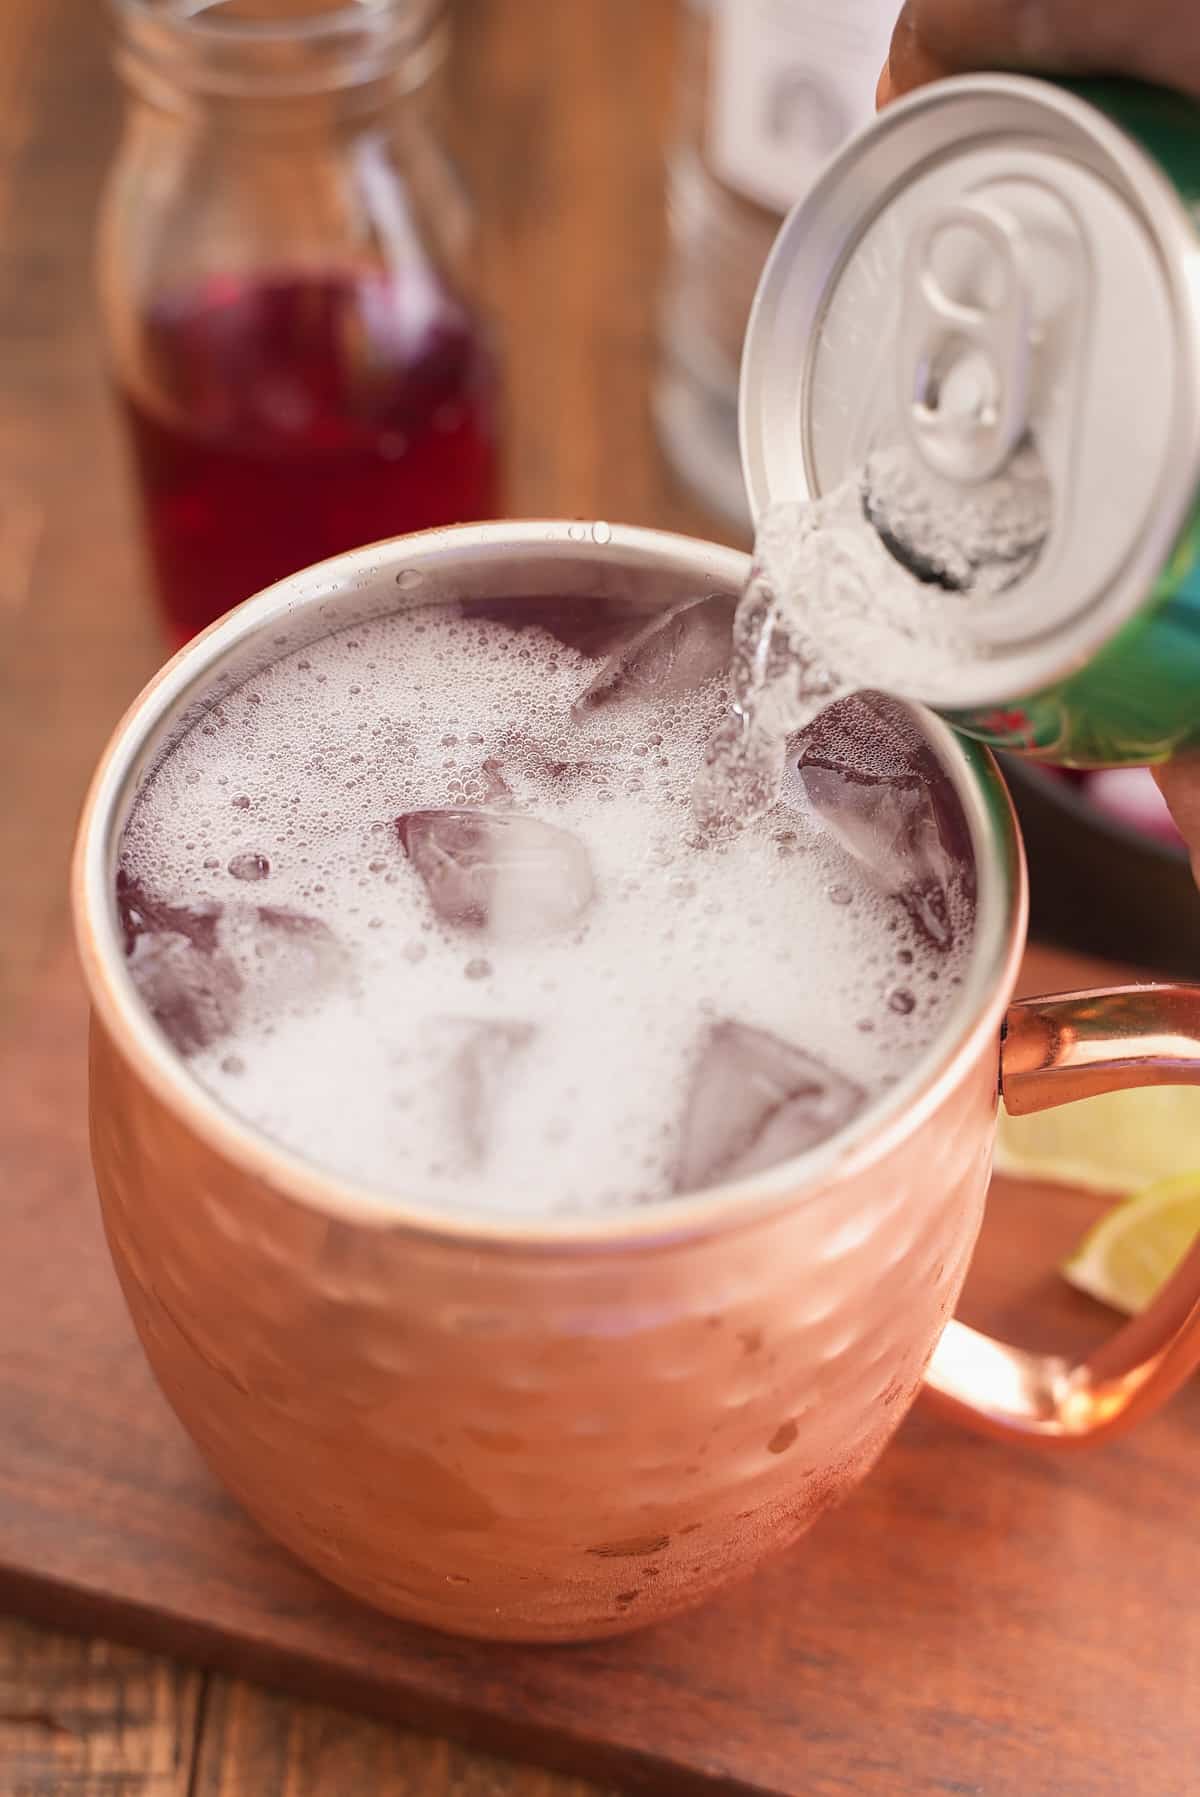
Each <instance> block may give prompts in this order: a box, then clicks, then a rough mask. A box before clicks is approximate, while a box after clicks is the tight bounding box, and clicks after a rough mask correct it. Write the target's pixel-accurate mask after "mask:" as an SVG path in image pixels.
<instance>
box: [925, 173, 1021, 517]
mask: <svg viewBox="0 0 1200 1797" xmlns="http://www.w3.org/2000/svg"><path fill="white" fill-rule="evenodd" d="M947 280H950V281H951V282H952V283H953V285H954V286H955V287H962V288H963V290H964V292H965V294H966V295H967V297H962V298H956V297H954V295H953V294H951V293H949V292H947V290H946V281H947ZM903 283H904V284H903V292H902V300H901V315H900V336H899V343H898V351H899V354H898V372H899V383H900V394H899V398H900V416H901V419H902V420H903V422H904V426H905V428H906V430H907V432H908V436H909V440H910V442H911V443H912V445H913V447H914V448H915V450H916V451H917V453H918V455H919V456H920V457H921V459H922V460H923V461H924V462H925V463H926V465H927V466H928V467H930V468H932V469H933V470H934V471H935V472H936V473H938V474H941V475H944V476H946V477H947V478H948V479H950V480H955V481H962V482H975V481H983V480H988V479H990V478H991V476H993V475H995V474H997V473H999V471H1000V469H1001V468H1003V467H1004V465H1005V463H1006V462H1007V461H1008V459H1009V457H1010V456H1011V454H1012V452H1013V450H1014V449H1015V448H1016V446H1017V444H1018V443H1019V442H1020V440H1021V438H1022V436H1023V435H1024V433H1025V428H1026V422H1027V415H1028V406H1029V388H1030V361H1031V350H1032V341H1031V327H1032V302H1031V297H1030V290H1029V282H1028V278H1027V272H1026V266H1025V253H1024V244H1023V237H1022V232H1021V227H1020V226H1019V224H1018V223H1017V222H1016V220H1015V219H1014V218H1013V217H1012V216H1011V215H1010V214H1009V213H1007V212H1005V211H1004V210H1003V209H1002V208H1001V207H999V206H997V205H994V204H993V203H991V202H990V201H987V200H984V199H981V198H978V197H976V198H971V199H966V200H959V201H956V202H954V203H953V204H951V205H947V206H944V207H941V208H940V209H939V210H938V211H937V212H935V213H933V214H931V215H930V216H929V217H928V218H926V219H925V220H924V222H923V223H922V224H921V225H920V226H919V227H918V230H917V233H916V236H915V237H914V238H913V240H912V241H911V243H910V244H909V247H908V251H907V254H906V256H905V260H904V275H903Z"/></svg>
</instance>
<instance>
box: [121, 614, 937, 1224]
mask: <svg viewBox="0 0 1200 1797" xmlns="http://www.w3.org/2000/svg"><path fill="white" fill-rule="evenodd" d="M535 615H536V613H535V612H534V611H532V610H529V611H528V612H527V613H526V614H525V616H527V617H532V616H535ZM598 666H599V663H598V662H597V661H596V660H595V659H592V658H589V657H586V656H584V655H582V654H580V653H578V652H577V651H576V650H574V649H571V648H568V647H566V646H564V645H563V644H562V643H561V642H559V641H558V640H557V639H556V638H555V637H553V636H551V635H550V634H548V633H547V632H546V631H544V630H542V629H541V628H537V627H526V628H522V629H513V628H509V627H508V626H506V625H504V624H501V623H497V622H490V621H481V620H478V619H470V618H463V617H459V616H457V615H453V614H452V613H450V612H449V611H447V610H443V609H441V608H434V609H430V610H427V611H419V612H408V613H400V614H397V615H396V616H394V617H391V618H388V619H384V620H382V621H379V622H375V623H372V624H366V625H359V626H355V627H353V628H351V629H348V630H345V631H342V632H340V633H338V634H336V635H332V636H330V637H328V638H326V639H325V640H323V641H322V642H320V643H319V644H317V645H316V646H315V647H313V648H310V649H307V650H305V651H303V652H302V653H299V654H296V655H292V656H289V657H287V658H286V659H284V660H282V661H280V662H278V663H277V664H276V665H275V666H273V667H271V668H270V669H268V670H267V671H266V672H265V673H263V674H261V675H259V676H257V677H256V678H254V679H253V680H252V681H251V682H250V683H248V684H247V685H246V686H245V687H243V688H242V689H240V690H239V691H237V692H235V693H233V694H232V695H231V696H229V697H226V698H223V699H222V700H221V702H220V704H219V706H218V707H217V708H216V709H215V710H214V711H213V712H211V713H209V714H208V716H207V717H206V718H205V719H203V720H202V721H201V722H200V723H199V724H198V725H196V726H195V727H194V728H193V729H192V730H191V731H190V733H189V734H188V735H187V736H185V737H184V738H183V739H182V741H181V742H180V743H179V744H178V745H177V746H176V747H175V748H174V749H173V751H172V752H171V753H170V755H169V756H168V757H167V758H166V759H165V760H164V761H163V762H162V763H161V764H160V765H159V767H158V768H157V770H156V772H155V773H154V775H153V777H152V778H151V780H150V781H149V782H148V783H147V785H146V787H145V788H144V789H143V792H142V794H141V795H140V796H139V800H138V803H137V806H136V808H135V810H134V813H133V815H132V817H131V820H130V822H129V824H128V826H127V829H126V833H125V838H124V842H123V849H122V862H123V866H124V868H125V870H126V874H127V877H128V878H129V879H131V880H133V881H134V882H136V883H137V884H138V885H139V886H140V887H141V888H143V889H144V890H145V891H147V892H150V893H152V894H153V895H154V897H155V901H156V902H158V903H160V904H163V905H174V906H179V907H189V908H192V909H193V910H194V909H196V908H200V909H203V908H204V907H206V906H211V905H217V906H221V907H223V908H224V909H223V912H222V916H221V919H220V921H219V923H218V926H217V938H218V945H219V955H220V957H221V959H222V962H223V964H225V965H226V966H228V967H232V969H233V971H234V973H235V975H236V981H240V997H239V1000H238V1004H237V1007H236V1015H235V1016H234V1018H233V1023H232V1029H231V1032H230V1033H226V1034H223V1035H221V1036H220V1038H219V1039H217V1040H214V1041H211V1042H208V1043H206V1044H205V1045H203V1046H201V1047H200V1048H199V1049H197V1050H196V1052H194V1053H192V1054H191V1055H190V1057H189V1060H188V1065H189V1067H190V1068H191V1069H192V1071H193V1072H194V1073H195V1075H196V1077H197V1078H198V1079H199V1080H200V1081H202V1082H203V1084H204V1085H205V1086H206V1087H207V1088H208V1089H209V1090H210V1091H211V1092H212V1093H213V1094H214V1095H215V1096H217V1097H218V1098H219V1099H221V1100H222V1101H223V1102H224V1103H225V1104H227V1105H228V1107H229V1108H230V1109H231V1110H232V1111H234V1112H236V1113H237V1114H238V1115H239V1116H241V1117H243V1118H244V1119H246V1120H247V1121H248V1122H250V1123H251V1124H253V1125H254V1126H256V1127H257V1128H259V1129H260V1130H262V1131H264V1132H265V1133H266V1134H268V1135H269V1136H271V1137H273V1138H275V1139H277V1140H278V1141H279V1142H281V1143H283V1144H284V1145H286V1146H287V1147H288V1148H289V1149H291V1150H293V1151H294V1152H296V1153H298V1154H300V1155H302V1156H304V1157H305V1158H306V1159H308V1160H309V1161H310V1162H312V1163H313V1164H315V1165H316V1166H318V1167H320V1168H323V1169H328V1170H329V1171H331V1172H334V1173H337V1174H339V1175H341V1176H343V1177H346V1178H348V1179H350V1180H353V1181H355V1182H358V1183H360V1184H362V1185H365V1186H368V1187H370V1188H372V1189H374V1190H376V1191H378V1192H379V1193H380V1194H381V1196H383V1197H384V1198H386V1196H387V1195H389V1194H391V1195H394V1196H395V1197H396V1198H398V1199H399V1198H406V1197H407V1198H411V1199H414V1200H420V1201H421V1202H422V1203H423V1204H441V1205H443V1206H445V1207H446V1209H448V1210H451V1209H464V1208H465V1209H472V1210H477V1209H489V1210H492V1211H499V1212H512V1213H520V1214H530V1213H542V1214H545V1213H548V1212H556V1211H584V1210H588V1209H592V1208H596V1207H603V1206H615V1205H622V1204H634V1203H644V1202H646V1201H649V1200H652V1199H655V1198H659V1197H663V1196H666V1195H667V1194H668V1193H669V1192H670V1191H671V1190H672V1180H673V1169H674V1168H675V1167H676V1165H677V1163H678V1157H679V1151H680V1140H679V1138H680V1129H681V1125H682V1118H683V1114H684V1110H685V1105H686V1099H687V1094H688V1090H689V1086H690V1082H691V1080H692V1077H693V1075H694V1072H695V1068H696V1065H697V1057H698V1052H699V1044H700V1043H701V1042H702V1040H703V1039H704V1037H705V1034H706V1032H707V1031H708V1030H710V1029H711V1026H712V1025H713V1023H714V1022H716V1021H720V1020H725V1019H732V1020H734V1021H736V1022H737V1023H740V1024H744V1025H746V1026H749V1027H751V1028H753V1029H757V1030H764V1031H768V1032H771V1033H772V1034H773V1035H775V1036H778V1037H779V1038H781V1039H782V1040H783V1041H784V1042H786V1043H789V1044H794V1045H796V1046H797V1047H799V1048H802V1049H806V1050H808V1051H809V1052H811V1053H812V1054H814V1055H815V1056H816V1057H818V1059H820V1060H821V1061H822V1062H824V1063H826V1064H828V1065H829V1066H830V1067H832V1068H835V1069H837V1070H839V1071H840V1072H842V1073H845V1074H848V1075H850V1076H851V1077H852V1078H853V1079H854V1080H855V1081H856V1082H858V1083H859V1084H860V1085H861V1086H862V1088H863V1089H864V1092H865V1095H866V1098H867V1099H868V1100H869V1099H871V1098H873V1097H876V1096H878V1095H879V1094H880V1093H881V1092H883V1091H884V1090H885V1089H886V1088H887V1086H889V1085H890V1084H892V1083H894V1081H895V1079H896V1077H897V1074H898V1072H899V1071H900V1070H903V1069H905V1068H906V1067H907V1066H908V1065H910V1064H911V1060H912V1056H913V1054H914V1053H915V1052H918V1051H920V1050H921V1049H923V1048H924V1047H925V1046H926V1045H927V1044H928V1043H929V1042H930V1040H931V1039H932V1038H933V1037H934V1036H935V1035H936V1033H937V1031H938V1028H939V1024H940V1022H941V1020H942V1018H943V1016H944V1014H945V1012H946V1009H947V1006H948V1005H949V1004H950V1003H951V1002H952V1000H953V997H954V992H955V988H956V986H957V985H958V983H959V982H960V980H961V974H962V969H963V966H964V963H965V958H966V955H967V954H968V952H969V946H970V920H969V917H967V918H965V919H964V918H961V917H960V918H959V919H958V923H959V926H960V927H959V933H958V937H957V940H956V943H955V946H954V948H953V950H951V951H950V952H949V953H945V952H939V951H938V950H936V949H934V948H933V947H932V946H931V945H930V944H929V943H928V942H927V941H926V940H925V939H924V937H923V936H922V934H921V932H920V931H919V930H918V929H917V927H916V926H915V924H914V923H913V921H912V919H911V917H910V916H909V915H908V913H907V912H906V911H905V909H904V907H903V906H902V905H900V904H899V903H898V902H897V901H896V899H895V898H894V897H889V896H888V895H886V894H885V893H883V892H882V891H881V890H880V889H879V887H878V886H877V885H876V884H874V883H873V882H872V880H871V878H870V877H869V875H868V874H867V873H866V872H865V871H864V869H863V867H862V865H861V864H860V862H859V861H858V860H857V859H856V858H855V857H854V856H853V855H851V854H849V853H847V851H846V850H845V849H844V848H843V847H842V846H840V844H839V843H838V841H837V840H836V839H835V838H834V836H833V835H832V834H831V833H830V832H829V830H828V829H827V828H826V827H825V826H824V825H823V824H822V823H821V821H820V820H819V819H818V818H817V817H816V816H815V815H814V814H813V812H812V811H811V810H810V809H809V808H808V806H807V805H806V803H805V800H804V795H803V792H802V790H801V788H800V785H799V782H798V780H797V779H796V777H795V774H794V771H793V774H792V778H791V784H790V785H789V786H788V788H787V790H786V791H785V793H784V799H783V802H782V804H781V805H780V806H779V807H777V808H776V809H775V810H773V811H772V812H771V814H770V815H769V816H767V817H764V818H763V819H761V820H760V821H759V822H757V823H755V824H754V825H752V826H751V827H749V828H746V829H744V830H742V831H741V832H740V833H738V834H737V835H736V836H735V837H733V838H732V839H731V840H728V841H716V840H714V839H712V838H709V837H705V836H704V835H703V833H698V832H697V828H696V823H695V819H694V816H693V811H692V803H691V795H692V787H693V782H694V780H695V777H696V773H697V770H698V769H699V768H700V766H701V765H702V762H703V758H704V753H705V746H706V743H707V742H708V740H709V738H710V736H711V734H712V732H713V730H714V728H715V727H716V725H717V723H718V722H719V720H720V719H721V717H722V715H723V712H724V708H725V703H726V697H727V694H726V691H725V688H724V687H723V685H722V682H721V680H720V679H719V678H714V679H709V680H708V681H706V682H705V684H704V685H703V686H702V687H700V688H699V689H698V690H694V691H691V692H688V693H685V694H684V695H683V696H682V697H677V698H674V699H672V700H671V701H669V702H668V703H665V704H647V703H639V702H634V701H619V702H617V703H614V704H608V705H605V706H603V707H602V708H600V709H598V710H596V711H595V712H593V713H590V714H588V715H586V716H584V717H582V718H580V719H575V720H573V719H572V705H573V703H574V702H575V701H576V699H577V698H578V696H579V695H580V693H581V692H582V691H583V690H584V689H585V687H587V686H588V684H589V682H590V681H592V680H593V678H594V677H595V675H596V672H597V668H598ZM864 752H865V753H867V754H868V755H869V743H867V744H865V745H864ZM555 762H562V763H568V764H578V763H584V764H587V766H586V767H585V768H584V769H583V770H579V769H577V770H576V771H575V772H574V773H570V772H566V773H564V772H563V771H562V770H561V769H559V770H554V769H552V768H551V767H549V766H548V765H547V764H548V763H551V764H552V763H555ZM485 763H492V764H495V765H494V766H493V767H492V768H491V769H490V771H485V769H484V764H485ZM597 766H600V767H602V768H603V770H604V772H603V777H602V778H601V777H600V776H599V775H597V774H596V773H595V772H589V771H587V768H589V767H590V768H591V769H595V768H596V767H597ZM497 770H498V771H499V774H500V776H501V779H502V781H503V782H504V783H506V784H507V786H508V788H509V789H510V791H511V794H512V800H513V807H512V811H511V812H510V815H518V816H520V815H525V814H529V815H532V816H535V817H537V818H539V819H541V820H543V821H544V822H545V823H548V824H552V825H554V826H556V827H558V828H560V829H563V830H566V831H569V832H571V833H572V834H573V835H574V836H576V837H577V838H579V839H580V841H582V843H583V844H584V845H585V846H586V849H587V852H588V855H589V856H590V859H591V868H592V876H593V880H594V887H595V893H594V897H593V899H592V902H591V904H590V906H589V907H588V909H587V910H586V911H585V912H584V913H583V915H582V916H581V917H580V918H579V919H578V920H577V921H576V922H575V923H574V924H573V925H572V927H570V928H569V929H565V930H562V931H559V932H552V933H550V934H547V935H543V936H538V937H535V938H533V939H524V938H522V937H521V936H520V935H519V934H518V935H515V936H513V935H510V934H508V933H506V934H505V936H504V939H503V940H495V939H493V938H492V937H491V936H490V935H489V934H488V933H487V932H486V931H482V930H479V929H477V928H471V927H462V926H456V925H452V924H448V923H444V922H441V921H439V920H438V918H437V917H436V916H435V915H434V914H433V911H432V908H431V903H430V897H429V893H428V891H427V889H426V886H425V884H424V883H423V881H422V879H421V877H420V876H419V873H418V871H417V869H416V867H415V866H414V863H413V861H412V860H410V859H409V857H408V856H407V855H406V853H405V850H404V847H403V845H402V843H401V840H400V837H399V834H398V832H397V829H396V827H395V821H394V820H395V819H396V818H397V817H398V816H399V815H401V814H404V813H409V812H412V811H414V810H418V809H422V808H427V807H445V806H464V805H466V806H470V805H480V804H485V803H487V804H493V803H498V802H499V801H498V800H497V793H498V791H500V789H499V788H498V787H497V784H496V773H497ZM264 869H265V871H264ZM259 906H268V907H271V908H272V910H273V911H274V913H276V914H278V913H284V914H287V915H289V916H290V915H291V914H295V916H297V917H300V918H305V919H315V920H318V921H319V923H320V924H323V925H324V926H325V927H326V929H327V930H328V932H330V937H329V938H325V937H324V936H321V937H320V938H319V940H318V942H317V947H316V949H315V950H314V951H313V952H312V954H311V955H310V956H309V959H307V960H306V959H305V953H307V952H308V951H307V950H305V953H300V958H299V960H294V959H289V956H290V955H292V954H293V951H294V950H296V951H297V952H298V951H299V950H303V949H304V946H305V941H306V939H305V938H304V937H303V934H302V933H297V932H296V930H295V928H294V927H289V930H287V931H285V932H283V933H282V935H281V933H280V931H279V929H278V928H277V927H274V928H271V929H267V928H265V927H264V926H263V925H262V924H261V920H260V917H259V912H258V911H257V910H256V907H259ZM256 920H259V921H256ZM964 923H965V927H963V926H964ZM132 965H133V970H134V974H135V977H137V973H138V954H137V953H136V952H135V954H134V957H133V962H132ZM264 966H266V967H267V968H268V969H269V974H268V975H267V976H264ZM289 970H291V971H290V973H289ZM289 978H290V979H291V983H290V984H289V983H288V981H289ZM236 981H235V983H236ZM910 1000H911V1001H912V1002H911V1005H910V1003H909V1001H910ZM478 1025H487V1026H491V1027H490V1028H489V1029H488V1030H485V1031H483V1032H480V1030H479V1029H478V1028H477V1027H476V1026H478ZM469 1043H473V1044H474V1045H475V1048H474V1049H473V1050H472V1052H471V1054H470V1055H468V1056H467V1057H466V1058H465V1059H464V1055H463V1049H464V1044H469ZM464 1106H465V1107H466V1109H465V1110H464ZM468 1113H469V1117H468ZM465 1117H467V1121H466V1122H464V1118H465Z"/></svg>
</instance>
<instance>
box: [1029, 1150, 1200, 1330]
mask: <svg viewBox="0 0 1200 1797" xmlns="http://www.w3.org/2000/svg"><path fill="white" fill-rule="evenodd" d="M1197 1235H1200V1173H1188V1174H1185V1175H1183V1176H1182V1177H1181V1178H1179V1179H1164V1180H1161V1181H1160V1182H1159V1184H1158V1185H1153V1186H1150V1187H1149V1189H1148V1190H1147V1191H1145V1192H1139V1194H1138V1195H1137V1197H1136V1198H1130V1199H1129V1200H1128V1201H1127V1202H1126V1203H1125V1204H1118V1205H1115V1206H1114V1208H1113V1209H1112V1210H1110V1211H1109V1212H1108V1214H1107V1215H1106V1216H1104V1217H1102V1218H1101V1220H1100V1221H1099V1223H1097V1224H1096V1226H1095V1228H1094V1229H1090V1230H1089V1231H1088V1233H1087V1235H1085V1236H1084V1238H1083V1240H1082V1242H1081V1243H1080V1244H1079V1247H1078V1248H1077V1249H1076V1250H1075V1253H1074V1254H1073V1255H1072V1256H1071V1258H1070V1260H1068V1261H1065V1262H1064V1263H1063V1268H1062V1271H1063V1274H1064V1276H1065V1277H1066V1278H1067V1279H1068V1280H1069V1281H1070V1282H1071V1284H1072V1285H1074V1286H1077V1287H1078V1289H1079V1290H1080V1291H1081V1292H1088V1293H1090V1295H1091V1296H1092V1297H1093V1298H1099V1299H1100V1301H1101V1302H1102V1303H1104V1304H1111V1305H1113V1307H1114V1308H1115V1309H1117V1310H1124V1311H1127V1312H1128V1313H1129V1314H1130V1315H1133V1314H1135V1313H1136V1312H1137V1311H1139V1310H1144V1309H1145V1308H1146V1306H1147V1304H1149V1302H1150V1300H1151V1298H1153V1297H1154V1295H1155V1293H1156V1292H1157V1291H1158V1290H1159V1288H1160V1287H1161V1286H1162V1285H1164V1284H1165V1283H1166V1281H1167V1280H1168V1279H1169V1278H1170V1276H1171V1274H1172V1273H1173V1272H1174V1271H1175V1269H1176V1267H1177V1266H1178V1265H1179V1263H1180V1261H1181V1260H1182V1259H1183V1257H1184V1255H1185V1254H1186V1253H1187V1251H1188V1249H1189V1248H1190V1247H1191V1245H1192V1243H1193V1242H1194V1241H1195V1239H1196V1237H1197Z"/></svg>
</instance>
